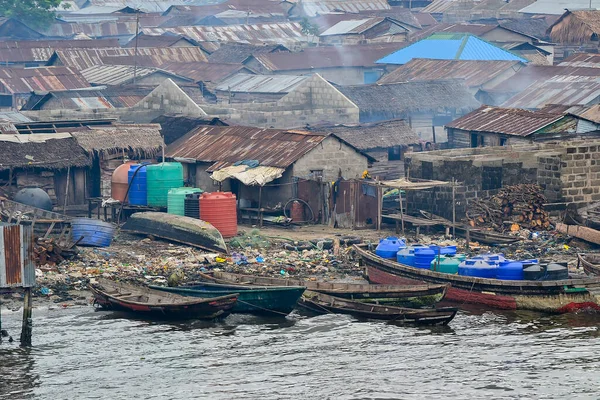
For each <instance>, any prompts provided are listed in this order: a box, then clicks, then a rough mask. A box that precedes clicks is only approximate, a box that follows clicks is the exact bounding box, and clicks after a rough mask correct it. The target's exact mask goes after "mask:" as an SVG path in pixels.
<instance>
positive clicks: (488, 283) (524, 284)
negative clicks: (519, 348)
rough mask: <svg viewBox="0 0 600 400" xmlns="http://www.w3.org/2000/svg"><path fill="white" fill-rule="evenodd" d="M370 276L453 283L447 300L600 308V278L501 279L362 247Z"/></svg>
mask: <svg viewBox="0 0 600 400" xmlns="http://www.w3.org/2000/svg"><path fill="white" fill-rule="evenodd" d="M358 251H359V254H360V256H361V260H362V262H363V263H364V264H365V266H366V269H367V271H366V272H367V275H368V277H369V280H370V281H371V282H373V283H378V284H396V285H403V284H415V283H421V282H432V283H450V284H451V285H452V286H451V287H450V288H448V291H447V293H446V298H445V299H446V300H448V301H452V302H456V303H462V304H476V305H481V306H485V307H489V308H495V309H504V310H517V309H524V310H534V311H543V312H553V313H564V312H571V311H577V310H582V309H586V310H589V309H591V310H596V311H600V299H599V294H600V292H599V290H600V280H598V279H589V280H583V279H577V280H566V281H554V282H553V281H541V282H534V281H501V280H497V279H482V278H471V277H463V276H457V275H449V274H442V273H439V272H435V271H429V270H420V269H418V268H413V267H410V266H407V265H403V264H400V263H397V262H393V261H389V260H385V259H382V258H380V257H378V256H376V255H374V254H372V253H369V252H367V251H366V250H364V249H360V248H359V249H358Z"/></svg>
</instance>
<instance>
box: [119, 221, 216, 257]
mask: <svg viewBox="0 0 600 400" xmlns="http://www.w3.org/2000/svg"><path fill="white" fill-rule="evenodd" d="M121 229H122V230H123V231H125V232H131V233H136V234H140V235H148V236H155V237H158V238H161V239H165V240H169V241H173V242H177V243H182V244H187V245H189V246H194V247H198V248H200V249H203V250H208V251H217V252H221V253H227V245H226V244H225V241H224V240H223V236H221V233H219V231H218V230H217V228H215V227H214V226H213V225H211V224H210V223H208V222H205V221H202V220H199V219H195V218H190V217H184V216H181V215H173V214H166V213H160V212H140V213H135V214H133V215H131V217H129V219H127V222H125V224H124V225H123V226H122V227H121Z"/></svg>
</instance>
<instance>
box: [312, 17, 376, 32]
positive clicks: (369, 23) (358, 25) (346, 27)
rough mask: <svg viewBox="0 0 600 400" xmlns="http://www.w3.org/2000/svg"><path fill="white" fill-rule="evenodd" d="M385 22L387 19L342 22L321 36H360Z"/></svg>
mask: <svg viewBox="0 0 600 400" xmlns="http://www.w3.org/2000/svg"><path fill="white" fill-rule="evenodd" d="M384 20H385V18H363V19H350V20H346V21H340V22H338V23H337V24H335V25H333V26H332V27H331V28H329V29H327V30H326V31H325V32H323V33H321V34H320V35H319V36H334V35H352V34H360V33H363V32H365V31H366V30H368V29H371V28H373V27H374V26H376V25H377V24H379V23H381V22H383V21H384Z"/></svg>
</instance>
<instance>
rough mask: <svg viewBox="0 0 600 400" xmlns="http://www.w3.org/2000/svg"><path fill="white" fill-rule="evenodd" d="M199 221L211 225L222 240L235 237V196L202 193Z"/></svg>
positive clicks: (222, 193) (221, 193) (231, 194)
mask: <svg viewBox="0 0 600 400" xmlns="http://www.w3.org/2000/svg"><path fill="white" fill-rule="evenodd" d="M200 219H201V220H203V221H206V222H210V223H211V224H213V226H214V227H215V228H217V230H218V231H219V232H221V235H223V237H224V238H229V237H234V236H235V235H237V210H236V201H235V195H234V194H233V193H229V192H214V193H202V195H201V196H200Z"/></svg>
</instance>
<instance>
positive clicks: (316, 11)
mask: <svg viewBox="0 0 600 400" xmlns="http://www.w3.org/2000/svg"><path fill="white" fill-rule="evenodd" d="M295 7H298V8H299V9H300V10H301V12H302V13H303V14H304V15H306V16H308V17H315V16H317V15H323V14H335V13H339V12H347V13H357V12H360V11H376V10H389V9H391V7H390V5H389V4H388V2H387V1H386V0H300V1H298V2H296V5H295Z"/></svg>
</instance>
